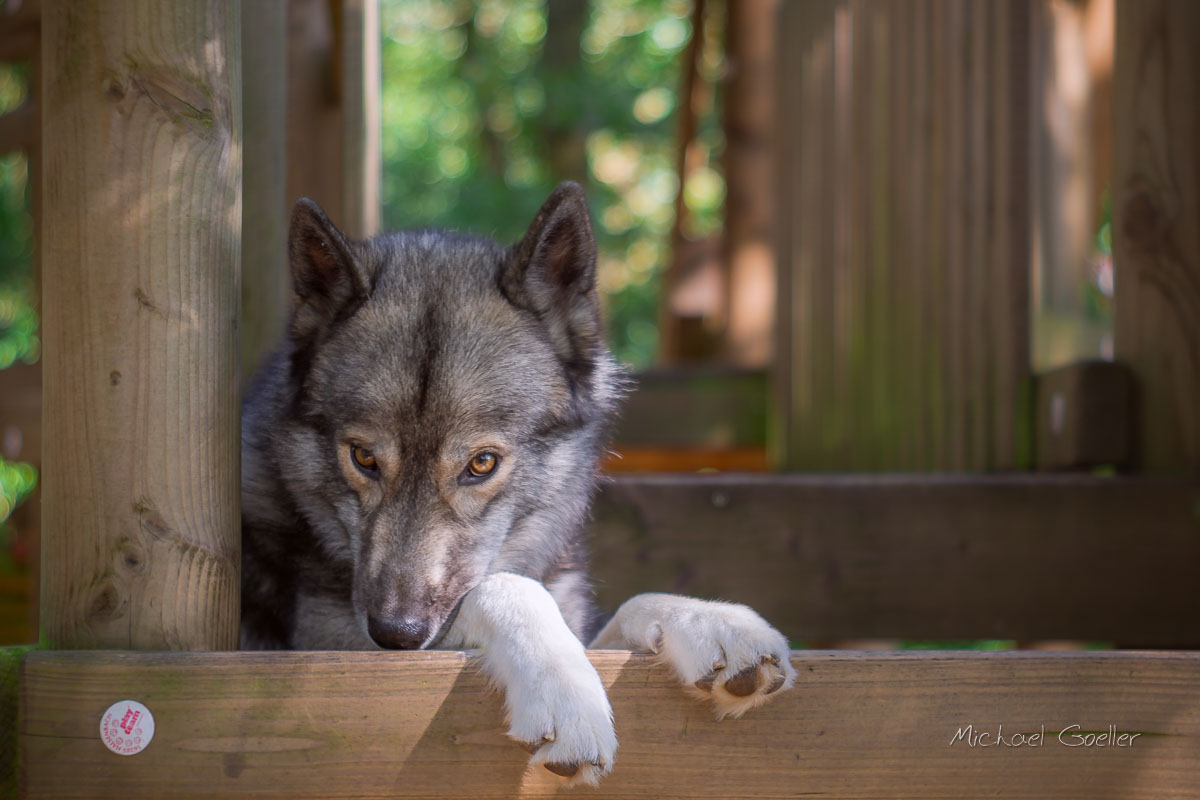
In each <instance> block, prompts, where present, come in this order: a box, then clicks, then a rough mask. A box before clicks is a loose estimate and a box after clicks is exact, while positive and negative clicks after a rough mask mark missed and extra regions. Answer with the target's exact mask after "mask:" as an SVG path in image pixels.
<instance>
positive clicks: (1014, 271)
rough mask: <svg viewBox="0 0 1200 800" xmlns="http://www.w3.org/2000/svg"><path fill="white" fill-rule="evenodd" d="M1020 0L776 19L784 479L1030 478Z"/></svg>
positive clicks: (911, 3) (839, 2)
mask: <svg viewBox="0 0 1200 800" xmlns="http://www.w3.org/2000/svg"><path fill="white" fill-rule="evenodd" d="M1028 3H1029V0H1021V2H1017V3H985V4H979V5H975V6H971V7H967V6H964V5H963V2H962V0H894V1H893V2H888V3H858V2H856V1H855V0H830V2H824V3H804V4H803V6H804V11H803V13H799V12H797V13H795V14H792V13H784V14H783V15H782V16H781V18H780V20H781V28H783V29H785V30H784V31H782V32H781V35H782V36H784V38H785V40H786V41H787V45H786V47H787V48H792V49H795V50H798V51H799V54H798V55H797V56H796V57H795V61H796V62H798V63H799V67H798V68H799V71H800V75H798V76H797V75H796V74H795V70H796V67H795V66H791V65H789V66H788V67H787V70H788V72H786V73H781V81H783V80H786V79H787V78H789V77H790V78H791V79H792V80H795V81H797V82H798V83H800V84H802V85H803V86H804V87H806V89H805V90H804V91H806V92H808V96H807V97H806V98H805V99H803V100H802V103H801V105H802V106H803V109H802V110H801V111H799V112H798V113H796V114H792V115H785V116H784V119H783V124H782V129H781V131H780V137H781V139H782V141H784V142H791V143H792V144H793V145H795V147H794V148H793V149H792V150H791V151H786V150H785V151H783V152H782V154H781V158H782V160H783V169H782V170H781V174H784V175H786V176H788V177H787V180H792V181H799V182H800V186H799V187H798V188H797V189H795V190H792V189H790V188H788V187H786V186H784V187H781V191H784V192H791V193H792V194H794V195H796V196H799V197H801V198H804V200H802V202H800V203H799V204H796V205H790V206H788V205H784V206H782V208H783V212H782V214H783V216H782V218H781V222H780V230H781V231H785V232H786V234H785V235H787V236H790V237H793V244H792V245H791V248H790V249H781V251H780V252H781V254H782V256H781V260H780V273H781V274H785V275H788V276H789V279H787V280H784V281H782V282H781V284H780V285H781V287H782V288H783V290H784V291H786V292H789V293H791V294H792V295H793V297H792V308H793V311H794V312H795V313H797V314H798V315H799V316H798V317H797V318H796V319H795V320H794V321H791V322H790V323H788V322H786V321H785V324H784V325H782V326H781V328H780V336H781V337H782V338H785V339H786V340H787V341H786V342H785V343H782V344H781V345H780V347H781V351H783V352H787V353H788V358H786V359H781V360H780V362H779V363H780V364H781V365H782V367H783V369H784V372H783V373H782V374H781V376H780V379H781V380H782V381H786V382H787V383H788V384H789V385H790V387H791V396H790V398H788V399H789V400H790V405H788V406H786V407H784V408H783V409H782V410H781V413H782V414H783V416H784V418H785V419H784V422H783V423H782V424H781V426H780V430H781V431H782V432H783V434H784V435H783V436H782V437H781V443H780V444H779V445H778V448H779V450H780V451H781V452H782V455H783V458H782V462H781V463H782V465H783V466H784V467H785V468H788V469H806V470H821V471H837V470H853V469H906V470H928V469H963V468H966V467H967V466H970V467H971V468H974V469H995V470H1003V469H1015V468H1020V467H1023V466H1027V465H1028V463H1029V447H1028V442H1027V438H1028V436H1029V419H1028V417H1029V411H1030V409H1029V407H1028V399H1029V380H1028V379H1029V375H1030V370H1029V363H1028V362H1029V354H1028V341H1029V337H1028V331H1027V330H1026V329H1027V327H1028V322H1029V315H1028V310H1027V309H1026V308H1025V304H1026V303H1027V298H1028V283H1029V278H1028V274H1027V272H1028V270H1027V266H1028V265H1027V259H1028V255H1029V242H1030V237H1029V220H1028V217H1029V213H1028V197H1027V195H1028V184H1029V177H1028V171H1029V138H1030V133H1029V131H1028V130H1027V128H1028V127H1029V108H1028V106H1029V103H1030V96H1031V86H1030V80H1029V73H1030V65H1029V52H1028V43H1027V42H1026V39H1027V38H1028V28H1029V9H1028V7H1027V6H1028ZM785 8H786V5H785ZM868 16H869V17H871V18H872V19H873V20H874V22H871V23H868V21H867V20H866V18H867V17H868ZM868 34H870V35H868ZM876 40H877V41H876ZM879 45H882V46H879ZM868 47H869V48H870V52H867V49H868ZM877 82H878V85H881V86H886V87H888V88H887V93H886V95H885V96H884V97H882V98H880V99H874V98H873V96H872V93H873V87H874V86H875V85H876V83H877ZM880 140H882V141H881V143H880V144H878V145H877V146H876V145H873V144H872V143H874V142H879V141H880ZM796 163H798V164H799V165H800V166H799V170H798V171H797V170H795V169H789V168H788V166H789V164H796ZM794 231H799V234H796V233H794ZM797 239H798V241H796V240H797ZM868 264H869V266H870V268H869V270H868V269H867V268H866V267H867V265H868ZM780 307H781V308H787V302H786V299H785V300H782V301H781V305H780Z"/></svg>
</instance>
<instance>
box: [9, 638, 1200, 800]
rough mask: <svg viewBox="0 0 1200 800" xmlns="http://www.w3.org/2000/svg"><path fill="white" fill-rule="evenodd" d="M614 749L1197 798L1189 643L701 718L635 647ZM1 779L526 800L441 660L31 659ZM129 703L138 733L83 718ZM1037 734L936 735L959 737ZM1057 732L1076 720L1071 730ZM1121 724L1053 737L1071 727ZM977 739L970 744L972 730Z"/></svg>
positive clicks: (642, 778)
mask: <svg viewBox="0 0 1200 800" xmlns="http://www.w3.org/2000/svg"><path fill="white" fill-rule="evenodd" d="M591 656H592V661H593V663H594V664H596V666H597V668H598V669H599V670H600V674H601V677H602V679H603V680H604V683H605V685H606V686H607V687H608V690H609V695H610V697H611V699H612V703H613V710H614V714H615V718H616V725H617V732H618V735H619V736H620V740H621V745H620V750H619V751H618V754H617V762H616V766H615V769H614V771H613V774H612V775H611V776H610V777H609V778H608V779H607V780H606V781H605V782H604V783H603V784H602V785H601V788H600V789H599V790H598V791H593V790H583V791H576V792H571V793H569V794H572V795H581V796H583V795H586V796H588V797H604V798H648V797H656V798H668V797H727V798H734V797H797V796H828V797H842V798H851V797H858V798H876V797H878V798H883V797H925V798H934V797H954V798H959V797H985V796H993V795H1002V796H1004V797H1018V798H1019V797H1028V798H1050V797H1053V798H1060V799H1062V798H1087V800H1098V799H1099V798H1127V797H1155V798H1183V797H1197V796H1200V654H1196V653H1057V654H1047V653H1033V652H1024V653H1021V652H1018V653H996V654H982V653H948V652H941V653H928V652H927V653H922V654H903V653H871V654H866V653H849V652H820V651H810V652H796V653H794V654H793V664H794V665H795V666H796V669H797V670H798V671H799V673H800V679H799V681H798V684H797V688H796V689H794V690H793V691H791V692H788V693H785V694H783V695H780V696H779V698H778V699H776V700H775V701H773V702H772V703H770V704H768V705H766V706H764V707H762V708H759V709H756V710H755V711H752V712H750V714H748V715H747V716H746V717H745V718H743V719H741V720H725V721H723V722H715V721H714V720H713V719H712V716H711V713H710V712H709V711H708V709H707V708H706V707H704V706H702V705H700V704H698V703H696V702H695V701H693V700H691V699H690V698H688V697H685V696H684V695H683V693H682V692H681V691H680V690H679V688H678V687H677V686H676V685H674V683H673V681H672V679H671V678H670V676H669V674H668V672H667V670H666V669H664V668H662V667H656V666H653V665H651V664H650V663H649V659H648V658H647V657H645V656H631V655H630V654H629V653H625V652H620V651H596V652H593V653H592V654H591ZM21 680H22V683H21V703H22V706H21V727H20V744H21V748H22V766H21V778H22V781H23V787H24V792H25V796H26V797H29V798H39V797H59V798H63V797H97V798H100V797H104V798H111V797H114V796H119V797H125V798H136V797H161V798H166V797H180V798H182V797H194V798H201V797H204V798H207V797H236V796H255V797H289V798H294V797H362V798H366V797H471V798H499V797H517V796H521V797H542V796H548V795H556V794H559V793H560V792H559V788H560V786H561V781H560V779H558V778H555V777H554V776H552V775H550V774H549V773H548V772H545V771H544V770H543V769H541V768H540V767H539V768H536V769H528V768H527V767H526V764H525V762H526V759H527V756H526V754H525V753H524V751H522V750H521V749H520V748H519V747H517V746H516V745H515V744H513V743H511V742H510V741H508V740H506V739H505V738H504V736H503V726H502V721H501V707H500V698H499V697H498V696H497V695H496V694H494V693H492V692H490V691H488V689H487V688H486V686H485V683H484V681H483V679H482V678H481V677H480V676H479V675H478V674H476V672H475V670H474V668H473V667H472V666H471V665H470V664H469V662H468V661H467V659H466V657H465V656H464V655H463V654H461V653H428V652H425V653H344V654H343V653H279V654H270V655H265V654H253V653H189V654H184V653H171V654H157V653H137V654H135V653H49V652H42V653H31V654H29V655H28V656H26V657H25V661H24V664H23V666H22V676H21ZM124 698H131V699H136V700H139V701H141V702H142V703H144V704H146V706H147V707H148V708H149V709H150V711H151V713H153V714H154V717H155V725H156V728H155V734H154V740H153V742H151V744H150V745H149V747H147V748H146V749H145V750H144V751H143V752H142V753H140V754H138V755H135V756H129V757H123V756H117V755H114V754H112V753H110V752H109V751H108V750H107V749H106V748H105V747H104V745H103V744H102V743H101V742H100V739H99V736H98V730H99V721H100V717H101V715H102V713H103V712H104V710H105V709H106V708H107V707H108V706H109V705H110V704H111V703H112V702H114V701H116V700H120V699H124ZM968 725H970V726H972V731H973V732H979V731H987V732H989V733H990V734H992V738H991V741H993V742H994V741H995V734H996V733H997V732H999V730H1000V726H1003V736H1004V737H1005V738H1006V740H1009V741H1011V737H1012V736H1013V735H1014V734H1016V733H1018V732H1021V733H1038V732H1041V731H1042V730H1043V728H1044V730H1045V736H1044V738H1043V739H1042V744H1041V746H1039V747H1030V746H1023V747H1010V746H1003V745H1000V746H991V747H983V746H975V747H971V746H969V745H968V744H966V743H965V742H964V741H961V740H960V741H958V742H954V743H952V742H953V740H954V739H955V736H956V734H957V733H958V731H959V729H960V728H965V727H966V726H968ZM1072 726H1079V727H1078V728H1073V727H1072ZM1109 726H1115V728H1116V730H1117V731H1118V732H1120V733H1126V734H1135V733H1136V734H1138V736H1137V738H1134V739H1132V740H1125V741H1126V742H1127V744H1126V746H1106V747H1099V746H1095V745H1093V746H1090V747H1088V746H1083V747H1068V746H1066V745H1065V744H1063V743H1062V742H1060V741H1059V739H1058V736H1057V735H1056V734H1057V733H1058V732H1059V731H1064V730H1066V731H1067V734H1066V737H1065V739H1064V741H1067V742H1070V743H1074V742H1075V741H1076V740H1074V739H1071V738H1070V735H1071V733H1074V732H1075V731H1094V732H1107V731H1109V729H1110V727H1109ZM985 741H986V740H985Z"/></svg>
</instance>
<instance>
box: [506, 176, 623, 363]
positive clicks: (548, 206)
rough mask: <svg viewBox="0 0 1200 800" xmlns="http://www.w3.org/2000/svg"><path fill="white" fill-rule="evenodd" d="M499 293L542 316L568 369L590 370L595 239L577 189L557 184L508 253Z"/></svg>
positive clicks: (595, 315) (596, 339)
mask: <svg viewBox="0 0 1200 800" xmlns="http://www.w3.org/2000/svg"><path fill="white" fill-rule="evenodd" d="M500 288H501V290H502V291H503V292H504V294H505V296H506V297H508V299H509V301H510V302H512V303H514V304H515V305H517V306H520V307H522V308H526V309H528V310H530V311H532V312H534V313H535V314H537V315H538V317H539V318H540V319H541V320H542V322H543V323H544V324H545V325H546V327H547V328H548V329H549V331H550V337H551V340H552V341H553V342H554V347H555V350H557V351H558V355H559V357H560V358H561V359H562V360H563V362H564V363H565V364H566V365H567V366H568V367H569V368H573V369H575V370H581V371H586V370H588V369H589V368H590V367H591V365H592V363H593V360H594V358H595V354H596V350H597V348H598V347H599V346H600V335H601V326H600V303H599V300H598V299H597V297H596V237H595V236H594V235H593V234H592V222H591V219H590V218H589V217H588V209H587V201H586V199H585V198H584V195H583V188H582V187H580V185H579V184H577V183H572V182H570V181H568V182H566V183H561V184H559V185H558V188H557V189H555V190H554V192H553V193H552V194H551V195H550V197H549V199H548V200H546V202H545V203H544V204H543V205H542V209H541V210H540V211H539V212H538V214H537V217H535V218H534V220H533V224H532V225H530V226H529V231H528V232H527V233H526V234H525V238H523V239H522V240H521V242H520V243H519V244H517V245H516V246H515V247H513V248H512V249H511V250H510V251H509V258H508V263H507V264H506V265H505V267H504V272H503V274H502V275H501V278H500Z"/></svg>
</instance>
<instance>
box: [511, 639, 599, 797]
mask: <svg viewBox="0 0 1200 800" xmlns="http://www.w3.org/2000/svg"><path fill="white" fill-rule="evenodd" d="M581 652H582V651H581ZM529 678H530V679H529V680H524V679H520V678H518V679H517V680H515V681H513V682H512V683H511V684H510V685H509V687H508V696H507V698H506V699H507V705H508V709H509V728H508V735H509V736H511V737H512V738H513V739H516V740H517V742H519V743H520V744H521V746H522V747H524V748H525V749H526V750H528V751H529V752H530V753H532V754H533V757H532V758H531V759H530V763H531V764H541V765H543V766H544V767H545V768H546V769H548V770H550V771H551V772H553V773H555V774H556V775H562V776H563V777H565V778H568V779H569V780H568V781H567V785H576V784H587V785H589V786H595V785H596V784H597V782H599V780H600V779H601V778H602V777H604V776H605V775H607V774H608V773H609V772H611V771H612V767H613V762H614V760H615V759H616V754H617V732H616V729H615V728H614V727H613V716H612V707H611V706H610V705H609V703H608V694H607V693H606V692H605V691H604V684H602V683H601V682H600V676H599V675H598V674H596V670H595V668H594V667H593V666H592V665H591V663H590V662H589V661H587V659H586V658H584V659H582V663H577V661H576V659H571V660H570V661H564V662H561V663H556V664H554V665H553V666H550V667H548V668H546V669H545V670H543V671H541V672H540V673H539V674H536V675H533V676H529Z"/></svg>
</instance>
